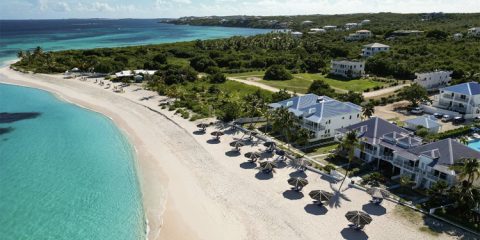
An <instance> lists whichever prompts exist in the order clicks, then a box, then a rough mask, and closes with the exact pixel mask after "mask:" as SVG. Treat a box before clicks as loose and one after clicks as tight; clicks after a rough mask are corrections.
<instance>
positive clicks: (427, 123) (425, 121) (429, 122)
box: [405, 116, 440, 129]
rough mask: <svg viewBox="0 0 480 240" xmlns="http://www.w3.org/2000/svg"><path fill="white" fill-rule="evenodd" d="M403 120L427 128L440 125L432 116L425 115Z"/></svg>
mask: <svg viewBox="0 0 480 240" xmlns="http://www.w3.org/2000/svg"><path fill="white" fill-rule="evenodd" d="M405 122H406V123H409V124H412V125H415V126H422V127H424V128H427V129H430V128H436V127H439V126H440V124H439V123H437V121H436V120H433V119H432V118H430V117H426V116H421V117H417V118H414V119H409V120H406V121H405Z"/></svg>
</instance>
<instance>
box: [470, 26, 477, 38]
mask: <svg viewBox="0 0 480 240" xmlns="http://www.w3.org/2000/svg"><path fill="white" fill-rule="evenodd" d="M468 36H472V37H480V27H473V28H470V29H468Z"/></svg>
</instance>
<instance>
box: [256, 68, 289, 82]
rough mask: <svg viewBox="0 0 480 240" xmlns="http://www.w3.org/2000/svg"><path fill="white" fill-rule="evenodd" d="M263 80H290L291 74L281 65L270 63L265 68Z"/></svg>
mask: <svg viewBox="0 0 480 240" xmlns="http://www.w3.org/2000/svg"><path fill="white" fill-rule="evenodd" d="M263 79H265V80H290V79H293V76H292V74H291V73H290V72H289V71H288V70H287V69H285V66H283V65H272V66H270V67H269V68H267V71H265V75H264V76H263Z"/></svg>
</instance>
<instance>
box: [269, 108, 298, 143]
mask: <svg viewBox="0 0 480 240" xmlns="http://www.w3.org/2000/svg"><path fill="white" fill-rule="evenodd" d="M299 126H300V120H299V119H298V118H297V117H296V116H295V115H293V113H291V112H289V111H288V109H287V108H283V107H282V108H278V109H277V110H275V114H274V119H273V124H272V127H273V129H274V130H275V131H278V132H280V133H282V135H283V136H284V137H285V139H286V142H287V147H288V148H289V149H290V140H292V138H293V137H294V136H295V132H296V131H297V130H298V128H299Z"/></svg>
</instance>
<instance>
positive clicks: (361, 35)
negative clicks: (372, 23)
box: [345, 30, 372, 41]
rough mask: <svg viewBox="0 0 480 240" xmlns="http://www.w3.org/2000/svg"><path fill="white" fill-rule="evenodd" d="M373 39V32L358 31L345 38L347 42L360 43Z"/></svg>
mask: <svg viewBox="0 0 480 240" xmlns="http://www.w3.org/2000/svg"><path fill="white" fill-rule="evenodd" d="M370 37H372V32H370V31H368V30H358V31H356V32H355V33H350V34H349V35H348V36H346V37H345V41H358V40H363V39H367V38H370Z"/></svg>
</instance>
